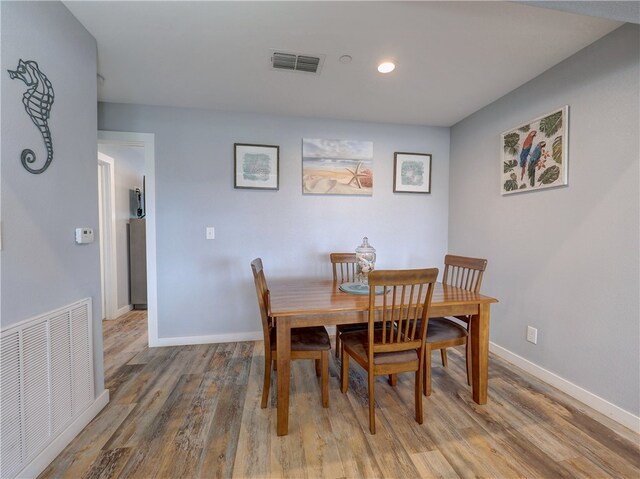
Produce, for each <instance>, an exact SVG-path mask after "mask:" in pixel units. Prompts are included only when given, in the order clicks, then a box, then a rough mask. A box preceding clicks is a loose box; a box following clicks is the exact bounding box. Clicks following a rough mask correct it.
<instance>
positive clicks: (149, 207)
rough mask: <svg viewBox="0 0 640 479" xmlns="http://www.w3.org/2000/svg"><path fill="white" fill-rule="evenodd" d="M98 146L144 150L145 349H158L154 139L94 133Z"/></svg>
mask: <svg viewBox="0 0 640 479" xmlns="http://www.w3.org/2000/svg"><path fill="white" fill-rule="evenodd" d="M98 143H107V144H116V145H132V146H142V147H144V174H145V177H146V180H145V207H146V209H145V212H146V216H145V218H146V220H147V222H146V223H147V325H148V336H149V347H156V346H161V344H159V343H158V275H157V267H156V160H155V135H154V134H153V133H134V132H123V131H103V130H98ZM192 344H195V343H192Z"/></svg>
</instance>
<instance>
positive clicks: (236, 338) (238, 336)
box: [156, 331, 264, 346]
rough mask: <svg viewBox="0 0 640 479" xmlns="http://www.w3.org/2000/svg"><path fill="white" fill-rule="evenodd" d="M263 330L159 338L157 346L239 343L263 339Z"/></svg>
mask: <svg viewBox="0 0 640 479" xmlns="http://www.w3.org/2000/svg"><path fill="white" fill-rule="evenodd" d="M263 339H264V335H263V334H262V331H257V332H251V333H231V334H211V335H207V336H182V337H178V336H176V337H171V338H158V339H157V344H156V346H187V345H190V344H213V343H238V342H241V341H262V340H263Z"/></svg>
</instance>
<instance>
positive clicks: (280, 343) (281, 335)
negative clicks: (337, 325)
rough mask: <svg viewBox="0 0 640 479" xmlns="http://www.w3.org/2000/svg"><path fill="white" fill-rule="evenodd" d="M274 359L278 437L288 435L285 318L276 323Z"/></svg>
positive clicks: (288, 338) (287, 327)
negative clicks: (275, 363) (276, 365)
mask: <svg viewBox="0 0 640 479" xmlns="http://www.w3.org/2000/svg"><path fill="white" fill-rule="evenodd" d="M276 352H277V354H276V359H277V364H278V370H277V379H278V384H277V385H278V416H277V419H278V420H277V423H278V436H286V435H287V434H289V382H290V378H291V372H290V368H291V326H290V325H289V321H287V319H286V318H278V320H277V321H276Z"/></svg>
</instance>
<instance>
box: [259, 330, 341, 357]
mask: <svg viewBox="0 0 640 479" xmlns="http://www.w3.org/2000/svg"><path fill="white" fill-rule="evenodd" d="M276 329H277V326H276V328H272V329H271V350H272V351H275V350H276ZM329 349H331V340H330V339H329V334H328V333H327V330H326V329H325V328H324V326H312V327H309V328H293V329H292V330H291V351H325V350H329Z"/></svg>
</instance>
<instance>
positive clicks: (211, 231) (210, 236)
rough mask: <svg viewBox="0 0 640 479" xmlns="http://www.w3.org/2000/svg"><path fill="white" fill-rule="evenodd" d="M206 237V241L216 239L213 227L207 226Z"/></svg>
mask: <svg viewBox="0 0 640 479" xmlns="http://www.w3.org/2000/svg"><path fill="white" fill-rule="evenodd" d="M206 237H207V239H208V240H212V239H216V230H215V228H214V227H213V226H207V234H206Z"/></svg>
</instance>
